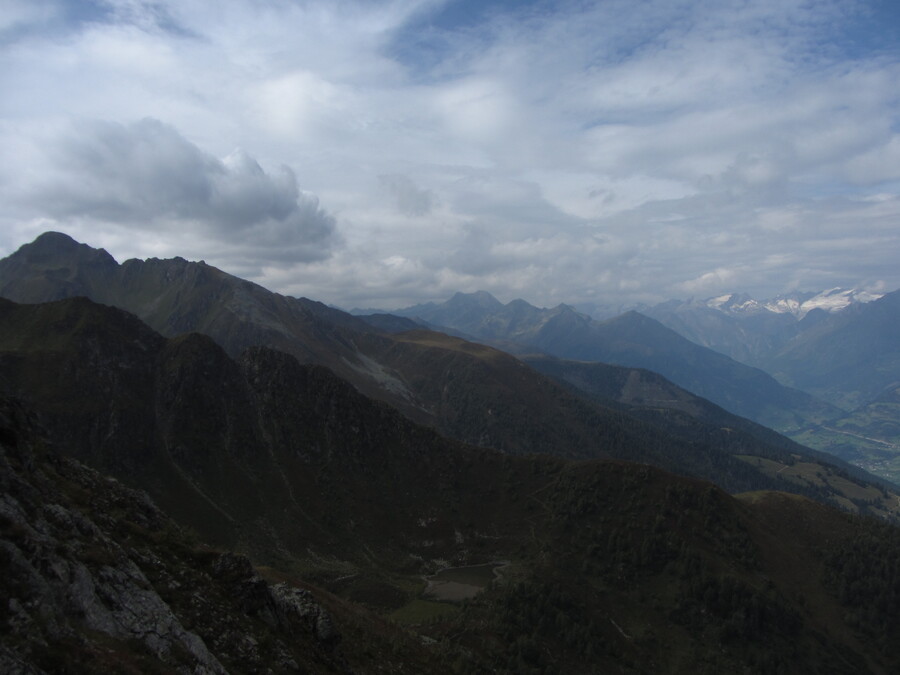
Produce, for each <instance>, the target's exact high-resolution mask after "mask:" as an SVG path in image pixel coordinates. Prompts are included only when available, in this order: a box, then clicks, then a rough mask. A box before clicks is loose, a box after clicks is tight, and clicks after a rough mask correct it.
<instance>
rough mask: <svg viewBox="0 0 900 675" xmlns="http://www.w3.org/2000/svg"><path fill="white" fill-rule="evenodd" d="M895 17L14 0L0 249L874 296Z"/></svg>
mask: <svg viewBox="0 0 900 675" xmlns="http://www.w3.org/2000/svg"><path fill="white" fill-rule="evenodd" d="M897 25H900V24H898V23H897V21H896V10H895V9H893V8H892V5H891V3H872V2H867V1H865V0H818V1H817V2H815V3H810V2H808V0H756V1H754V2H746V1H745V0H678V1H675V2H673V1H672V0H646V2H642V3H641V4H640V7H639V8H638V9H636V8H635V3H633V2H630V1H628V0H604V2H582V1H581V0H561V1H559V2H549V1H548V0H530V1H528V2H515V3H511V2H497V3H474V4H473V3H471V2H467V1H463V0H337V1H330V2H326V1H325V0H305V1H304V2H302V3H301V2H289V3H287V2H267V1H266V2H259V1H257V0H224V1H223V2H221V3H216V5H215V6H214V7H213V6H212V5H209V4H208V3H200V2H180V1H176V0H153V1H143V0H104V2H96V3H71V2H67V1H63V0H58V1H55V0H41V1H40V2H35V3H24V2H21V1H20V0H15V1H14V2H13V3H12V4H9V3H8V6H7V5H4V6H3V9H2V10H0V91H3V92H4V93H5V94H6V93H8V95H5V96H3V97H0V147H3V149H4V152H3V153H2V154H0V249H2V252H10V251H12V250H14V249H15V248H16V247H17V246H18V245H20V244H21V243H22V242H23V241H25V240H27V239H28V238H30V237H32V236H33V235H34V234H37V231H38V230H39V228H43V229H48V228H49V227H52V228H55V229H67V231H70V232H72V230H75V231H74V232H72V233H73V234H75V235H77V236H78V238H80V239H82V240H83V241H87V242H89V243H92V244H94V245H102V246H105V247H107V248H108V249H109V250H110V251H111V252H112V253H113V255H115V256H116V257H118V258H122V257H123V256H144V255H183V256H186V257H197V258H204V259H206V260H208V261H210V262H213V263H214V264H219V265H220V266H222V267H225V268H226V269H227V270H228V271H231V272H234V273H238V274H243V275H247V276H250V277H251V278H253V280H255V281H258V282H260V283H262V284H264V285H266V286H269V287H271V288H273V289H274V290H278V291H282V292H296V293H302V294H305V295H309V296H311V297H315V298H317V299H322V300H326V301H329V302H333V303H336V304H342V305H353V304H356V305H362V304H364V303H371V304H373V305H376V306H382V307H390V306H392V305H406V304H412V303H413V302H417V301H423V300H429V299H435V298H439V297H446V296H449V295H450V294H452V293H453V292H454V291H456V290H477V289H479V288H484V289H487V290H490V291H492V292H494V293H495V294H496V295H498V297H501V298H503V299H512V298H513V297H516V296H521V297H524V298H525V299H527V300H531V301H533V302H537V303H543V304H548V305H554V304H556V303H558V302H559V301H566V302H578V301H580V300H590V301H591V302H598V303H599V302H608V303H610V304H615V305H619V304H624V303H626V302H636V301H643V302H653V301H657V300H664V299H666V298H668V297H671V296H673V295H681V294H684V293H687V292H688V291H690V292H692V293H697V294H700V293H704V292H707V291H708V292H710V293H711V294H716V293H719V292H727V291H747V292H751V293H753V294H756V295H769V294H774V293H777V292H780V291H782V290H785V289H787V288H789V287H791V288H797V287H800V288H804V287H805V288H810V289H817V288H818V287H819V286H820V285H828V286H834V285H863V284H866V283H875V282H876V281H884V283H885V284H886V285H887V286H888V287H897V286H900V271H898V270H897V266H896V264H895V263H893V261H895V260H896V259H897V258H898V256H900V232H898V230H897V228H896V223H897V222H898V218H900V174H898V169H897V167H898V158H900V150H898V148H900V142H898V138H900V135H898V127H897V119H898V110H900V92H898V89H897V87H896V86H894V83H895V82H897V81H898V80H900V55H898V52H897V49H896V45H897V39H896V38H897V33H896V26H897ZM147 118H150V119H147ZM98 119H103V120H109V121H107V122H97V121H95V120H98ZM142 119H143V120H144V121H142V122H135V120H142ZM92 120H94V121H92ZM152 120H159V121H156V122H155V121H152ZM235 147H240V148H244V151H245V152H243V153H241V152H235V151H234V150H233V149H234V148H235ZM284 167H291V168H290V169H288V168H284ZM300 186H303V188H304V190H301V189H300ZM314 195H315V196H314ZM319 199H321V204H320V202H319ZM322 204H324V205H327V207H328V208H327V211H326V210H325V209H324V208H323V207H322V206H321V205H322ZM64 225H65V227H64ZM338 231H339V232H340V235H338ZM296 261H302V262H299V263H297V262H296ZM723 271H728V273H727V274H726V273H724V272H723Z"/></svg>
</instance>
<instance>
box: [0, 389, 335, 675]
mask: <svg viewBox="0 0 900 675" xmlns="http://www.w3.org/2000/svg"><path fill="white" fill-rule="evenodd" d="M35 425H36V423H35V419H34V417H33V416H32V415H30V414H29V413H28V412H26V410H25V409H24V408H23V407H22V406H21V405H20V404H19V403H18V402H16V401H14V400H11V399H2V400H0V530H2V539H0V612H2V613H0V633H2V636H3V637H2V638H0V671H2V672H5V673H38V672H59V671H60V670H61V669H63V668H65V669H66V670H67V672H72V671H73V670H74V671H75V672H88V671H94V672H103V671H121V670H123V669H133V670H139V671H146V670H151V671H153V672H163V671H165V672H183V673H203V674H212V673H225V672H228V671H229V670H230V669H232V668H234V669H237V670H241V671H244V670H257V669H259V668H260V667H262V665H263V664H265V665H266V666H267V667H272V666H276V667H277V669H278V670H279V671H283V672H290V671H300V670H303V669H305V668H306V667H307V666H309V665H310V664H315V667H316V669H317V670H318V671H321V672H342V671H345V670H346V668H345V667H344V666H343V665H342V660H341V659H340V658H339V657H338V656H337V655H335V654H334V652H333V648H334V646H335V645H336V644H337V643H338V642H339V640H340V636H339V634H338V633H337V631H336V630H335V628H334V626H333V623H332V620H331V618H330V616H329V614H328V613H327V612H326V611H325V610H324V609H323V608H322V607H321V606H320V605H319V604H318V603H317V602H316V600H315V599H314V598H313V596H312V594H311V593H310V592H309V591H307V590H302V589H295V588H292V587H290V586H287V585H286V584H278V585H276V586H270V585H269V584H268V583H267V582H265V581H264V580H263V579H261V578H260V577H259V576H258V575H257V573H256V572H255V570H254V569H253V567H252V566H251V564H250V562H249V560H248V559H247V558H245V557H243V556H239V555H235V554H231V553H225V554H218V553H215V552H212V551H205V552H204V551H201V550H199V549H197V550H192V549H191V548H190V546H189V545H187V544H186V543H185V540H184V537H183V535H182V533H181V532H180V531H179V530H178V528H177V527H176V526H175V525H174V524H172V523H171V521H169V520H168V519H167V518H166V517H165V515H164V514H163V513H162V512H160V511H159V510H158V509H157V507H156V506H155V505H154V504H153V502H152V501H151V500H150V498H149V497H148V496H147V495H146V494H145V493H143V492H140V491H136V490H132V489H129V488H127V487H125V486H123V485H122V484H120V483H119V482H118V481H116V480H114V479H112V478H108V477H104V476H102V475H100V474H98V473H96V472H95V471H93V470H91V469H88V468H86V467H84V466H83V465H81V464H79V463H78V462H76V461H75V460H73V459H70V458H65V457H61V456H58V455H56V454H55V453H53V451H52V450H48V449H47V448H46V442H45V441H44V440H43V438H42V437H41V435H40V434H39V433H38V431H37V429H36V426H35ZM188 626H190V627H188ZM260 644H266V645H267V647H266V649H262V648H261V647H260ZM226 664H227V666H226Z"/></svg>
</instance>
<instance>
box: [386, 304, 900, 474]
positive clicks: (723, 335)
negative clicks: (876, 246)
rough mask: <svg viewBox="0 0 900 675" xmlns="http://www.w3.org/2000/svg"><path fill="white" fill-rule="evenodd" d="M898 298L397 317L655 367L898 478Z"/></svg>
mask: <svg viewBox="0 0 900 675" xmlns="http://www.w3.org/2000/svg"><path fill="white" fill-rule="evenodd" d="M898 304H900V292H893V293H886V294H884V295H882V296H877V295H873V294H871V293H865V292H856V291H847V290H840V289H834V290H831V291H827V292H824V293H819V294H806V295H799V296H796V297H792V298H780V299H778V300H776V301H770V302H765V303H763V302H757V301H754V300H752V299H750V298H748V297H747V296H737V295H727V296H721V297H718V298H713V299H710V300H707V301H702V302H698V301H690V302H679V301H672V302H669V303H664V304H662V305H657V306H656V307H654V308H648V309H647V310H645V311H646V312H647V315H645V314H640V313H638V312H634V311H630V312H626V313H625V314H622V315H621V316H618V317H615V318H613V319H608V320H605V321H597V320H594V319H592V318H591V317H589V316H587V315H585V314H582V313H580V312H577V311H576V310H574V309H573V308H572V307H570V306H567V305H559V306H557V307H554V308H551V309H539V308H537V307H533V306H532V305H529V304H528V303H526V302H525V301H523V300H515V301H513V302H510V303H508V304H506V305H504V304H503V303H500V302H499V301H498V300H496V298H493V297H492V296H490V295H489V294H487V293H483V292H480V293H474V294H457V295H455V296H454V297H452V298H451V299H450V300H448V301H446V302H444V303H428V304H425V305H417V306H414V307H409V308H406V309H401V310H397V311H396V312H395V313H396V314H397V315H399V316H403V317H407V318H416V320H418V321H420V322H422V323H423V324H425V325H430V326H432V327H435V328H441V327H442V329H444V330H449V331H456V332H457V334H459V335H465V336H468V337H469V338H470V339H475V340H482V341H485V342H488V343H490V344H493V345H495V346H498V347H500V348H503V349H505V350H507V351H510V352H513V353H527V352H529V351H540V352H544V353H548V354H552V355H555V356H558V357H564V358H569V359H577V360H583V361H600V362H607V363H617V364H621V365H625V366H633V367H642V368H647V369H650V370H654V371H656V372H659V373H661V374H663V375H665V376H666V377H667V378H669V379H670V380H672V381H673V382H675V383H677V384H679V385H681V386H682V387H684V388H685V389H688V390H690V391H692V392H694V393H696V394H699V395H701V396H703V397H705V398H708V399H710V400H711V401H713V402H715V403H718V404H719V405H721V406H722V407H724V408H726V409H728V410H730V411H732V412H735V413H737V414H740V415H742V416H745V417H748V418H750V419H753V420H755V421H757V422H760V423H762V424H764V425H767V426H770V427H772V428H775V429H777V430H779V431H781V432H783V433H787V434H789V435H791V436H792V437H793V438H795V439H796V440H798V441H800V442H802V443H804V444H806V445H809V446H812V447H816V448H819V449H822V450H825V451H827V452H830V453H832V454H836V455H838V456H841V457H843V458H844V459H847V460H850V461H853V462H855V463H857V464H859V465H860V466H863V467H865V468H867V469H869V470H872V471H876V472H877V473H879V474H880V475H883V476H887V477H890V478H892V479H893V480H900V434H898V433H897V429H898V426H900V407H895V403H894V399H895V397H894V396H893V394H892V392H894V391H895V390H896V388H897V386H898V384H900V342H898V336H900V308H898ZM653 317H655V318H656V320H654V319H653ZM370 320H374V319H370ZM685 338H686V339H685ZM703 347H706V348H705V349H704V348H703ZM725 355H730V356H731V358H727V357H726V356H725ZM745 364H750V365H751V366H752V367H748V365H745Z"/></svg>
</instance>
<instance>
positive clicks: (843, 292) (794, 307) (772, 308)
mask: <svg viewBox="0 0 900 675" xmlns="http://www.w3.org/2000/svg"><path fill="white" fill-rule="evenodd" d="M881 296H882V294H879V293H872V292H871V291H865V290H858V289H855V288H849V289H848V288H832V289H829V290H827V291H822V292H821V293H793V294H791V295H781V296H778V297H776V298H773V299H772V300H762V301H759V300H754V299H753V298H751V297H750V296H749V295H746V294H744V293H727V294H725V295H719V296H716V297H714V298H709V299H708V300H706V301H705V302H704V304H705V305H706V306H707V307H709V308H711V309H716V310H719V311H720V312H724V313H725V314H731V315H734V316H747V315H750V314H760V313H763V312H773V313H775V314H792V315H794V316H795V317H797V318H798V319H802V318H803V317H804V316H806V315H807V314H808V313H809V312H811V311H812V310H814V309H823V310H825V311H826V312H831V313H833V312H839V311H841V310H842V309H846V308H847V307H849V306H850V305H852V304H854V303H859V302H872V301H873V300H877V299H878V298H880V297H881Z"/></svg>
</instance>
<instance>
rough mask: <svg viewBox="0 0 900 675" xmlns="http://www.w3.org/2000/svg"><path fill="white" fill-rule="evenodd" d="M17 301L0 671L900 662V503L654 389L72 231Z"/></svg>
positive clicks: (3, 365) (11, 270)
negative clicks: (127, 250) (142, 254)
mask: <svg viewBox="0 0 900 675" xmlns="http://www.w3.org/2000/svg"><path fill="white" fill-rule="evenodd" d="M0 294H2V295H3V296H4V297H6V298H8V299H7V300H3V301H2V302H0V387H2V390H3V393H4V396H5V398H4V399H3V404H2V406H0V413H2V414H0V450H2V457H0V459H2V461H0V485H2V486H3V495H2V500H0V513H2V518H0V527H2V531H3V538H2V541H0V544H2V546H0V554H2V557H0V565H2V569H3V572H4V573H3V575H0V579H2V580H0V595H2V598H0V600H2V602H0V606H2V607H4V608H5V613H4V614H3V615H2V617H0V621H2V625H3V631H2V638H0V664H2V665H3V667H4V670H5V671H9V672H16V671H22V672H41V671H43V672H54V671H55V670H59V668H60V667H61V666H60V664H66V667H68V668H69V669H70V670H72V671H74V672H96V671H97V670H98V669H99V670H110V671H119V672H134V671H142V672H147V671H157V672H166V671H172V670H181V671H185V672H187V671H192V672H200V671H202V672H224V671H229V672H259V671H262V670H265V669H271V670H273V671H274V672H297V671H299V672H361V673H362V672H401V671H409V672H436V673H437V672H472V673H480V672H485V673H486V672H501V673H530V672H535V673H537V672H597V671H601V672H625V673H643V672H662V673H666V672H670V673H686V672H711V673H712V672H760V673H763V672H766V673H768V672H834V673H839V672H840V673H853V672H859V673H865V672H875V673H889V672H893V671H894V670H896V668H897V667H898V666H900V651H898V648H897V645H898V644H900V642H898V640H897V639H896V638H897V637H900V614H898V610H897V608H898V607H900V573H898V570H897V567H896V565H895V564H894V562H895V561H896V560H897V559H900V558H898V554H900V536H898V531H897V529H896V526H894V525H892V524H890V523H889V522H887V520H890V519H891V518H892V516H893V514H894V513H895V512H896V511H897V505H898V503H900V498H898V495H897V492H896V491H895V490H894V489H892V488H891V487H890V486H889V485H887V484H885V483H882V482H879V481H877V480H876V479H874V478H872V477H870V476H866V475H864V474H863V473H861V472H858V471H857V472H854V470H853V468H852V467H849V466H846V465H841V464H840V462H835V463H830V462H829V461H827V459H826V458H824V457H823V456H822V455H820V454H817V453H815V452H813V451H810V450H808V449H806V448H803V447H802V446H799V445H797V444H795V443H792V442H791V441H789V440H788V439H785V438H784V437H782V436H779V435H778V434H776V433H774V432H772V431H771V430H769V429H766V428H764V427H761V426H759V425H758V424H756V423H754V422H751V421H749V420H745V419H742V418H739V417H737V416H735V415H734V414H732V413H729V412H726V411H725V410H723V409H722V408H720V407H718V406H716V405H715V404H713V403H711V402H710V401H706V400H704V399H701V398H698V397H697V396H696V395H695V394H692V393H689V392H688V391H686V390H685V389H683V388H680V387H678V386H677V385H676V384H673V383H672V382H670V381H668V380H667V379H665V378H663V377H661V376H660V375H658V374H656V373H653V372H650V371H646V370H641V369H636V368H628V367H623V366H614V365H605V364H599V363H590V364H586V363H579V362H575V361H571V360H568V361H567V360H562V359H558V358H551V357H548V356H546V355H532V356H529V357H528V358H523V359H517V358H514V357H513V356H510V355H509V354H506V353H504V352H501V351H498V350H497V349H494V348H491V347H488V346H485V345H482V344H475V343H472V342H469V341H467V340H465V339H463V338H461V337H459V336H451V335H447V334H444V333H438V332H434V331H429V330H424V329H422V327H421V326H417V325H416V324H415V323H413V322H410V321H409V320H407V319H402V318H390V317H373V318H372V319H371V322H372V323H369V322H367V321H363V320H362V319H359V318H354V317H351V316H349V315H347V314H344V313H342V312H340V311H338V310H335V309H332V308H328V307H325V306H324V305H321V304H320V303H315V302H313V301H310V300H304V299H294V298H287V297H284V296H279V295H276V294H273V293H270V292H268V291H266V290H265V289H262V288H261V287H259V286H256V285H253V284H250V283H249V282H246V281H243V280H240V279H237V278H235V277H231V276H229V275H227V274H225V273H224V272H221V271H220V270H216V269H215V268H212V267H210V266H208V265H205V264H202V263H190V262H187V261H184V260H181V259H174V260H168V261H161V260H149V261H126V262H125V263H123V264H121V265H119V264H118V263H117V262H116V261H115V260H113V259H112V258H111V257H110V256H108V254H106V253H105V252H103V251H100V250H97V249H92V248H90V247H88V246H85V245H83V244H78V243H76V242H74V241H73V240H71V239H69V238H68V237H66V236H64V235H60V234H48V235H43V236H42V237H40V238H39V239H38V240H36V241H35V242H33V243H32V244H28V245H25V246H23V247H22V248H21V249H20V250H19V251H18V252H16V253H15V254H13V255H12V256H10V257H9V258H6V259H5V260H3V261H0ZM482 299H483V298H482ZM576 314H577V313H576ZM373 324H374V325H376V326H380V327H378V328H376V327H373ZM403 329H410V330H403ZM398 331H399V332H398ZM375 399H377V400H375ZM447 436H449V437H450V438H448V437H447ZM473 443H474V444H473ZM485 446H487V447H485ZM536 452H539V453H541V454H535V453H536ZM625 460H628V461H625ZM89 467H90V468H89ZM678 474H681V475H678ZM109 475H112V476H114V477H115V478H110V477H108V476H109ZM708 481H714V482H716V483H718V484H719V485H721V486H722V487H725V488H726V489H727V490H728V491H729V492H732V493H738V492H740V493H741V494H740V495H739V496H732V495H730V494H728V492H726V491H724V490H722V489H720V488H719V487H716V486H715V485H714V484H713V483H711V482H708ZM778 488H780V489H782V490H788V491H790V492H791V493H792V494H791V493H788V492H776V491H773V489H778ZM810 498H812V499H810ZM813 499H814V500H816V501H813ZM827 504H831V505H841V506H843V507H844V508H845V511H839V510H837V509H836V508H834V507H833V506H828V505H827ZM847 510H849V511H856V512H866V513H870V514H874V515H879V516H881V518H880V519H865V518H861V517H859V516H857V515H853V514H851V513H847V512H846V511H847ZM241 556H247V557H241ZM254 565H255V567H254ZM454 594H456V595H454ZM461 597H465V598H467V599H466V600H465V601H461V600H460V598H461ZM29 669H30V670H29Z"/></svg>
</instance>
